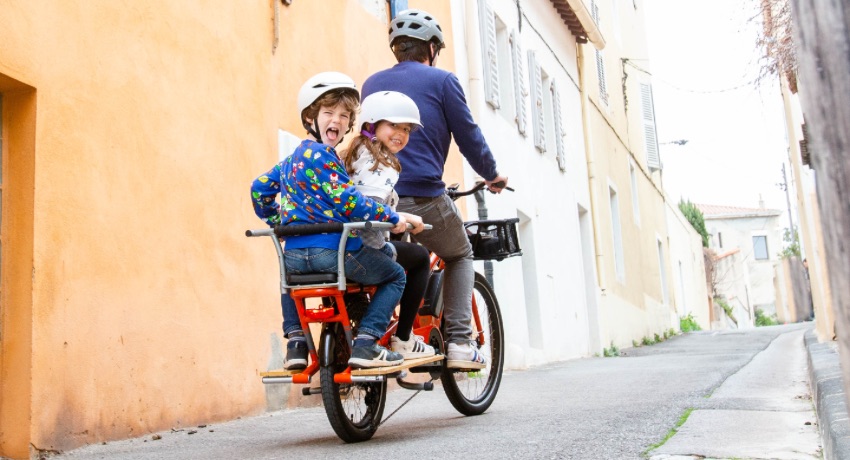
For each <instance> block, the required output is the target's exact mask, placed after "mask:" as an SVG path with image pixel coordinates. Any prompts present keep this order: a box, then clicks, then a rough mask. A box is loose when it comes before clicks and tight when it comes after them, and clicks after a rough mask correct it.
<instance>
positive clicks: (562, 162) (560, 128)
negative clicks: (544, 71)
mask: <svg viewBox="0 0 850 460" xmlns="http://www.w3.org/2000/svg"><path fill="white" fill-rule="evenodd" d="M549 91H550V92H551V93H552V113H553V114H554V122H555V123H554V124H555V133H554V135H555V158H557V160H558V167H559V168H561V171H566V170H567V157H566V147H565V146H564V134H565V133H564V123H563V121H562V120H561V93H560V91H558V83H557V82H556V81H555V80H552V84H551V85H550V86H549Z"/></svg>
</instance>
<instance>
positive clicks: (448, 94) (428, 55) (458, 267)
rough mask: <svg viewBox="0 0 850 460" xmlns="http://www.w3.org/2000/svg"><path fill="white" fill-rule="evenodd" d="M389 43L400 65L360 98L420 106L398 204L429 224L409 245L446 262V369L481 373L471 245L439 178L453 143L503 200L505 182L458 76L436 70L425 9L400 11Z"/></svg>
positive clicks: (435, 28)
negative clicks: (395, 95)
mask: <svg viewBox="0 0 850 460" xmlns="http://www.w3.org/2000/svg"><path fill="white" fill-rule="evenodd" d="M389 42H390V49H391V50H392V52H393V54H394V55H395V57H396V60H397V61H398V64H396V65H395V66H393V67H391V68H389V69H386V70H382V71H380V72H377V73H376V74H374V75H372V76H371V77H369V78H368V79H367V80H366V82H365V83H364V84H363V92H362V94H363V97H364V98H365V97H366V96H368V95H370V94H372V93H375V92H378V91H398V92H400V93H403V94H406V95H407V96H409V97H410V98H411V99H413V101H414V102H416V105H417V106H418V107H419V112H420V115H421V120H422V124H423V125H424V128H423V129H419V130H416V131H414V132H412V133H411V134H410V141H409V142H408V144H407V146H406V147H405V148H404V149H403V150H402V151H401V152H400V154H399V161H400V162H401V166H402V169H401V175H400V177H399V181H398V183H397V184H396V191H397V192H398V194H399V197H400V200H399V203H398V207H397V209H398V210H399V211H403V212H408V213H411V214H416V215H418V216H420V217H422V220H423V221H424V222H425V223H427V224H431V225H433V230H432V231H430V232H423V233H421V234H418V235H415V236H414V238H415V239H416V241H418V242H419V243H422V244H423V245H424V246H425V247H427V248H428V249H430V250H431V251H434V252H435V253H436V254H437V255H438V256H440V258H442V259H443V260H444V261H445V262H446V272H445V275H444V276H445V282H444V285H443V302H444V305H445V307H444V308H445V310H444V313H443V319H444V320H445V324H446V338H445V339H446V342H447V343H448V347H447V357H446V358H447V365H448V366H449V367H451V368H463V369H470V368H483V367H485V366H486V364H487V362H486V359H485V357H484V356H483V355H482V354H481V353H479V351H478V347H477V345H476V344H475V343H474V342H473V341H472V326H471V323H472V303H471V299H472V289H473V284H474V279H475V278H474V277H475V274H474V271H473V265H472V246H471V245H470V244H469V240H468V238H467V237H466V230H465V228H464V226H463V218H462V217H461V216H460V213H459V212H458V210H457V207H456V206H455V205H454V203H453V202H452V200H451V199H450V198H449V197H448V196H447V195H446V193H445V187H446V184H445V183H444V182H443V179H442V178H443V172H444V169H445V164H446V159H447V157H448V154H449V146H450V143H451V140H452V137H454V140H455V143H457V146H458V147H459V148H460V152H461V154H463V156H464V157H465V158H466V160H467V161H468V162H469V164H470V165H471V166H472V169H474V170H475V172H476V173H478V174H479V175H480V176H481V177H483V178H484V179H485V181H486V184H487V187H488V189H489V190H490V191H491V192H494V193H500V192H501V191H502V188H503V187H505V185H507V181H508V178H507V177H505V176H502V175H501V174H499V172H498V170H497V168H496V160H495V158H494V157H493V154H492V152H491V151H490V148H489V147H488V146H487V142H486V141H485V140H484V136H483V135H482V133H481V130H480V129H479V127H478V125H477V124H476V123H475V121H474V120H473V119H472V114H471V113H470V111H469V106H467V104H466V97H465V96H464V93H463V89H462V88H461V86H460V82H459V81H458V79H457V77H456V76H455V75H454V74H453V73H451V72H447V71H445V70H441V69H438V68H436V67H435V65H436V62H437V58H438V57H439V55H440V50H441V49H443V48H445V42H444V40H443V31H442V29H441V28H440V25H439V24H438V23H437V20H436V19H435V18H434V17H433V16H432V15H430V14H428V13H427V12H425V11H422V10H416V9H409V10H404V11H402V12H400V13H398V15H397V16H396V17H395V18H394V19H393V20H392V23H391V24H390V32H389Z"/></svg>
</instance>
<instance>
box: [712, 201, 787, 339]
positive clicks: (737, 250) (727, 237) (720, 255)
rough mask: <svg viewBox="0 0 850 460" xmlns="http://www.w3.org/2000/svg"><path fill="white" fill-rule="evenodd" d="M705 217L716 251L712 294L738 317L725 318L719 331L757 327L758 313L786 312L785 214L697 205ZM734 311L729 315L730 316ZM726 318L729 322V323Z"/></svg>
mask: <svg viewBox="0 0 850 460" xmlns="http://www.w3.org/2000/svg"><path fill="white" fill-rule="evenodd" d="M697 207H698V208H699V210H700V211H701V212H702V213H703V216H704V217H705V227H706V230H708V233H709V235H710V241H709V248H710V249H711V250H712V251H713V252H714V262H715V263H714V267H713V270H711V272H712V274H711V275H710V280H709V283H710V287H709V288H710V289H711V291H713V292H710V294H712V295H713V296H714V297H715V298H720V299H722V300H723V301H724V302H725V303H726V304H727V305H728V306H729V307H731V308H730V312H731V313H732V315H720V316H719V318H721V319H720V320H719V321H720V324H716V325H715V326H716V327H719V328H724V327H739V328H741V327H752V326H753V322H754V318H755V310H756V309H761V310H762V311H764V312H765V313H766V314H775V313H776V312H777V309H784V308H786V301H785V298H784V294H783V293H784V291H783V290H781V289H780V286H781V285H782V283H781V282H780V281H781V280H783V279H784V275H783V268H782V264H781V263H780V259H779V256H778V254H779V252H780V251H781V248H782V238H781V235H780V233H781V225H780V223H779V220H780V219H779V218H780V216H781V215H782V211H779V210H776V209H766V208H764V207H763V206H762V207H759V208H740V207H735V206H717V205H706V204H697ZM727 313H728V312H727ZM723 318H725V319H726V324H723Z"/></svg>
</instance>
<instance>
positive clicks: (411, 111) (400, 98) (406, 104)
mask: <svg viewBox="0 0 850 460" xmlns="http://www.w3.org/2000/svg"><path fill="white" fill-rule="evenodd" d="M381 120H386V121H389V122H391V123H411V124H414V125H416V126H417V127H420V128H421V127H422V122H421V121H420V118H419V107H417V106H416V103H415V102H413V99H411V98H409V97H407V96H406V95H404V94H402V93H399V92H396V91H381V92H377V93H374V94H370V95H369V96H367V97H366V99H363V103H362V104H361V105H360V126H363V124H364V123H372V124H375V123H377V122H379V121H381Z"/></svg>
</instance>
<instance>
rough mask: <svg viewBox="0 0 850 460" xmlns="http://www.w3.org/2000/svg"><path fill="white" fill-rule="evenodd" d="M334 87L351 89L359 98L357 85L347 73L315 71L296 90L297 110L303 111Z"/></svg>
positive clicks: (345, 89) (344, 89)
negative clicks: (315, 72)
mask: <svg viewBox="0 0 850 460" xmlns="http://www.w3.org/2000/svg"><path fill="white" fill-rule="evenodd" d="M335 89H342V90H343V91H351V93H352V94H354V96H355V97H357V99H360V92H358V91H357V85H355V84H354V80H352V79H351V77H349V76H348V75H346V74H344V73H341V72H322V73H317V74H316V75H313V76H312V77H310V78H309V79H308V80H307V81H306V82H304V84H303V85H301V89H300V90H299V91H298V112H299V113H303V112H304V109H306V108H307V107H310V104H312V103H313V102H315V101H316V99H318V98H320V97H322V95H323V94H325V93H327V92H328V91H332V90H335Z"/></svg>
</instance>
